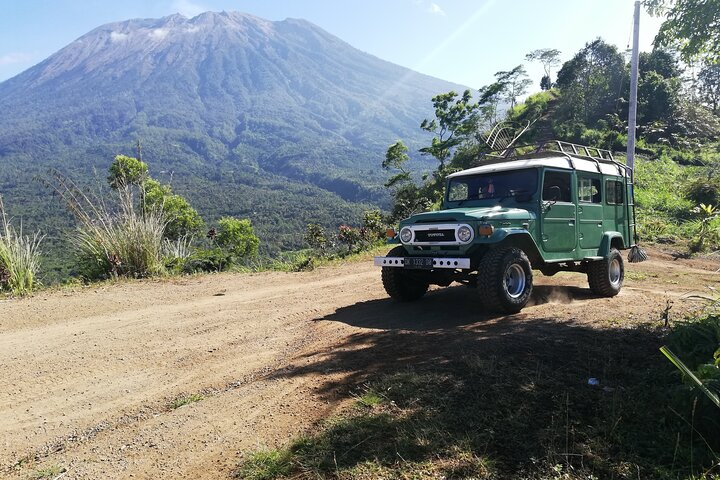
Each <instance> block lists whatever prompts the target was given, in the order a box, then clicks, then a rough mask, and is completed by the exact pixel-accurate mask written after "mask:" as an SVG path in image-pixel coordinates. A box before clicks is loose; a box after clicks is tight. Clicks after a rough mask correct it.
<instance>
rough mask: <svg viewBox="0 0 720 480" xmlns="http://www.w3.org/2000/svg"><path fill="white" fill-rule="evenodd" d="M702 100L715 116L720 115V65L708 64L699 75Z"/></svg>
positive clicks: (699, 89)
mask: <svg viewBox="0 0 720 480" xmlns="http://www.w3.org/2000/svg"><path fill="white" fill-rule="evenodd" d="M697 80H698V84H699V88H698V91H699V93H700V98H701V100H702V101H703V102H704V103H705V105H707V106H708V107H709V108H710V110H711V111H712V112H713V113H714V114H715V115H718V114H720V63H706V64H705V65H703V67H702V70H700V73H698V77H697Z"/></svg>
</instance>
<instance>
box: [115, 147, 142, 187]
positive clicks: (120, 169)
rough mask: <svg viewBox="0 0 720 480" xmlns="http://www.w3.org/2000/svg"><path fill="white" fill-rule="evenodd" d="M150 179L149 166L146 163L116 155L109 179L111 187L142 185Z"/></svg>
mask: <svg viewBox="0 0 720 480" xmlns="http://www.w3.org/2000/svg"><path fill="white" fill-rule="evenodd" d="M147 178H148V166H147V164H146V163H145V162H142V161H140V160H138V159H137V158H133V157H126V156H125V155H116V156H115V159H114V160H113V162H112V164H111V165H110V171H109V174H108V177H107V180H108V183H109V184H110V187H112V188H114V189H118V188H122V187H123V186H130V185H142V184H143V182H145V180H146V179H147Z"/></svg>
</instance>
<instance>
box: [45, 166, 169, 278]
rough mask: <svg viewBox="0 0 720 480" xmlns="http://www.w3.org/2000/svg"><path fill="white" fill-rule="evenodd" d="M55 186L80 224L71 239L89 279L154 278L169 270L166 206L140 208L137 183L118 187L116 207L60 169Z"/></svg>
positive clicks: (56, 175)
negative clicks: (165, 247) (165, 252)
mask: <svg viewBox="0 0 720 480" xmlns="http://www.w3.org/2000/svg"><path fill="white" fill-rule="evenodd" d="M51 186H52V188H54V189H55V191H56V192H57V193H58V194H59V195H60V197H61V198H62V199H63V201H64V202H65V204H66V206H67V207H68V210H70V212H71V213H72V214H73V215H74V216H75V218H76V219H77V220H78V222H79V223H80V225H79V226H78V228H77V230H76V231H75V233H74V234H73V235H72V236H71V241H72V243H73V244H74V246H75V247H76V249H77V251H78V253H79V257H80V261H81V265H80V266H81V269H82V270H83V273H84V275H85V276H86V277H88V278H107V277H116V276H129V277H148V276H154V275H159V274H162V273H164V271H165V266H164V262H163V233H164V231H165V226H166V225H167V221H166V219H165V216H164V214H163V213H162V211H161V210H160V209H149V210H147V209H146V210H145V211H143V209H142V208H138V207H136V206H135V198H134V197H135V196H134V194H133V189H132V186H123V187H120V188H118V190H117V191H116V193H115V194H114V195H115V197H114V198H113V200H114V202H113V204H112V205H108V204H106V202H105V201H104V200H103V199H102V198H100V197H96V196H94V195H92V194H86V193H84V192H82V191H81V190H80V189H79V188H78V187H77V185H75V184H74V183H73V182H72V181H71V180H69V179H68V178H66V177H64V176H62V175H60V174H58V173H55V183H54V184H52V185H51Z"/></svg>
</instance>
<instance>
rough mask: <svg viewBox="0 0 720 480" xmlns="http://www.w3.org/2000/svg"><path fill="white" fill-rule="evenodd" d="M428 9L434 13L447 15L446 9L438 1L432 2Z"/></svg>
mask: <svg viewBox="0 0 720 480" xmlns="http://www.w3.org/2000/svg"><path fill="white" fill-rule="evenodd" d="M428 11H429V12H430V13H432V14H434V15H442V16H445V11H444V10H443V9H442V8H440V5H438V4H437V3H432V2H431V3H430V7H429V8H428Z"/></svg>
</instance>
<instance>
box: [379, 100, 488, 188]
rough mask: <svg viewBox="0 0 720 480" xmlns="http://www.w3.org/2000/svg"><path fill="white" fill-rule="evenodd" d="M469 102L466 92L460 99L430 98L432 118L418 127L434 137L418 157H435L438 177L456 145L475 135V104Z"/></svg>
mask: <svg viewBox="0 0 720 480" xmlns="http://www.w3.org/2000/svg"><path fill="white" fill-rule="evenodd" d="M471 100H472V94H471V93H470V90H465V92H463V94H462V96H458V94H457V93H455V92H454V91H450V92H448V93H443V94H440V95H436V96H434V97H433V98H432V103H433V108H434V109H435V118H434V119H432V120H428V119H425V120H423V121H422V123H421V124H420V128H422V129H423V130H426V131H428V132H430V133H433V134H435V136H434V137H433V139H432V142H431V144H430V146H427V147H423V148H421V149H420V153H423V154H426V155H432V156H433V157H435V159H437V161H438V162H440V166H439V168H438V171H439V172H440V173H441V174H442V173H443V172H444V170H445V164H446V162H447V161H448V159H449V158H450V157H451V155H452V154H453V152H454V150H455V149H456V148H457V147H458V145H460V144H462V142H463V141H464V140H465V139H466V138H467V136H468V135H471V134H473V133H474V132H475V129H476V125H477V118H478V116H477V115H478V104H477V103H472V102H471ZM395 145H397V143H396V144H395ZM391 148H392V147H391Z"/></svg>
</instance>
